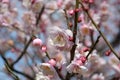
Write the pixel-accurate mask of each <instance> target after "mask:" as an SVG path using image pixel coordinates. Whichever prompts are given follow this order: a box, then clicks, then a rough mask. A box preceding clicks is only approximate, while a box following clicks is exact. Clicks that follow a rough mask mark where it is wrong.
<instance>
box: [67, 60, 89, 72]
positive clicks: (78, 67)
mask: <svg viewBox="0 0 120 80" xmlns="http://www.w3.org/2000/svg"><path fill="white" fill-rule="evenodd" d="M87 70H88V69H87V67H85V66H84V65H83V63H82V61H81V60H74V61H72V62H71V63H70V64H69V65H68V66H67V71H68V72H69V73H79V74H84V73H85V72H86V71H87Z"/></svg>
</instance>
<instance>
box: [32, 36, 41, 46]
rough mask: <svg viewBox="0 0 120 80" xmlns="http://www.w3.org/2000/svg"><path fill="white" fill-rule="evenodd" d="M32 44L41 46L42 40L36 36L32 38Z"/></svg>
mask: <svg viewBox="0 0 120 80" xmlns="http://www.w3.org/2000/svg"><path fill="white" fill-rule="evenodd" d="M33 45H34V46H41V45H42V40H41V39H39V38H36V39H34V40H33Z"/></svg>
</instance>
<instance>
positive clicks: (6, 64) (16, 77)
mask: <svg viewBox="0 0 120 80" xmlns="http://www.w3.org/2000/svg"><path fill="white" fill-rule="evenodd" d="M0 53H1V51H0ZM1 57H2V59H3V60H4V62H5V67H6V69H7V70H8V71H9V72H10V73H11V74H12V76H13V78H14V79H15V80H20V79H19V77H18V76H17V75H16V74H15V73H14V72H13V71H12V69H11V68H10V66H9V63H8V61H7V59H6V58H5V57H4V56H3V54H2V53H1Z"/></svg>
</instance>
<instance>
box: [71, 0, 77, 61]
mask: <svg viewBox="0 0 120 80" xmlns="http://www.w3.org/2000/svg"><path fill="white" fill-rule="evenodd" d="M78 8H79V0H76V6H75V9H78ZM77 22H78V12H75V18H74V29H73V43H74V45H73V47H72V49H71V51H70V54H71V55H70V57H71V58H70V62H71V61H72V60H73V59H74V55H75V49H76V44H75V42H76V35H77Z"/></svg>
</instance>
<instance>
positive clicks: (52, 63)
mask: <svg viewBox="0 0 120 80" xmlns="http://www.w3.org/2000/svg"><path fill="white" fill-rule="evenodd" d="M48 63H49V64H50V65H52V66H55V65H56V61H55V60H54V59H50V60H49V62H48Z"/></svg>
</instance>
